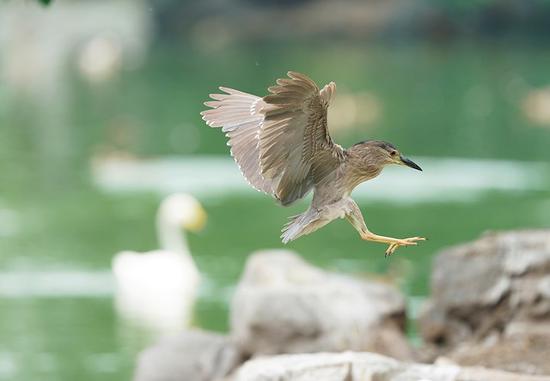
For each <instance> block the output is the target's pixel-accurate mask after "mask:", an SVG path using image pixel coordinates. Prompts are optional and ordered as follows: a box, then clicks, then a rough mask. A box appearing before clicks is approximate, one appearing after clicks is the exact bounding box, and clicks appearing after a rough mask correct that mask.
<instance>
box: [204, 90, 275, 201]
mask: <svg viewBox="0 0 550 381" xmlns="http://www.w3.org/2000/svg"><path fill="white" fill-rule="evenodd" d="M220 90H221V91H223V92H225V93H226V94H210V98H212V99H214V100H213V101H208V102H205V103H204V104H205V105H206V106H208V107H212V109H211V110H206V111H203V112H201V115H202V118H203V119H204V120H205V121H206V124H208V125H209V126H210V127H221V128H222V131H223V132H225V135H226V136H227V137H228V138H229V141H228V142H227V145H229V146H230V147H231V155H232V156H233V158H234V159H235V161H236V162H237V165H238V166H239V169H240V170H241V173H242V174H243V176H244V177H245V179H246V180H247V181H248V183H249V184H250V185H252V186H253V187H254V188H255V189H257V190H259V191H262V192H265V193H268V194H272V193H273V189H272V181H271V180H270V179H268V178H265V177H263V176H262V173H261V168H260V146H259V142H260V139H259V134H260V127H261V126H262V123H263V122H264V114H263V113H262V112H261V110H262V108H263V107H264V106H265V103H264V101H263V100H262V98H260V97H257V96H255V95H252V94H247V93H244V92H242V91H238V90H233V89H229V88H227V87H220Z"/></svg>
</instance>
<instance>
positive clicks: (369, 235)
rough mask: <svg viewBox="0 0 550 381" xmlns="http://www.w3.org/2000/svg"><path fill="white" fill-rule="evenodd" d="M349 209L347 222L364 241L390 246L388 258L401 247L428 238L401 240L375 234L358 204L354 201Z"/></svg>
mask: <svg viewBox="0 0 550 381" xmlns="http://www.w3.org/2000/svg"><path fill="white" fill-rule="evenodd" d="M349 207H350V210H349V212H348V213H347V214H346V218H347V220H348V221H349V222H350V223H351V224H352V225H353V227H354V228H355V229H356V230H357V231H358V232H359V235H360V236H361V238H362V239H364V240H366V241H372V242H380V243H386V244H388V245H389V246H388V248H387V250H386V256H389V255H392V254H393V253H395V251H396V250H397V249H398V248H400V247H401V246H416V245H417V244H418V241H425V240H426V238H423V237H410V238H403V239H399V238H393V237H386V236H383V235H378V234H374V233H373V232H371V231H370V230H369V229H368V228H367V225H366V224H365V220H364V219H363V215H362V214H361V210H360V209H359V207H358V206H357V204H356V203H355V202H353V201H352V202H350V203H349Z"/></svg>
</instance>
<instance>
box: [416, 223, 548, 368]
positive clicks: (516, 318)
mask: <svg viewBox="0 0 550 381" xmlns="http://www.w3.org/2000/svg"><path fill="white" fill-rule="evenodd" d="M431 287H432V297H431V300H430V301H429V303H428V304H427V306H426V308H425V310H424V312H423V313H422V316H421V318H420V332H421V335H422V337H423V338H424V340H425V341H426V342H427V343H429V344H430V345H431V346H432V348H431V350H433V348H436V351H435V352H434V353H437V354H439V355H441V354H444V355H445V356H447V357H449V358H451V359H453V360H455V361H457V362H459V363H461V364H467V365H486V366H491V367H496V368H500V369H508V370H516V371H517V370H520V371H522V372H528V373H532V374H550V364H547V359H549V358H550V230H529V231H510V232H503V233H491V234H486V235H484V236H482V237H481V238H480V239H478V240H477V241H474V242H472V243H467V244H464V245H460V246H457V247H454V248H450V249H447V250H444V251H443V252H441V253H440V254H439V255H438V256H437V257H436V260H435V264H434V269H433V273H432V285H431ZM537 337H538V338H537ZM542 337H546V339H542Z"/></svg>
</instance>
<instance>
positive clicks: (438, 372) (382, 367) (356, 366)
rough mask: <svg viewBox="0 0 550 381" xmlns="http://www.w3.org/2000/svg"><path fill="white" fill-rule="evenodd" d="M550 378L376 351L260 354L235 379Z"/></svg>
mask: <svg viewBox="0 0 550 381" xmlns="http://www.w3.org/2000/svg"><path fill="white" fill-rule="evenodd" d="M320 380H322V381H550V377H539V376H527V375H520V374H514V373H508V372H503V371H498V370H490V369H484V368H461V367H459V366H457V365H454V364H443V365H425V364H415V363H402V362H399V361H397V360H394V359H391V358H389V357H384V356H381V355H377V354H374V353H352V352H347V353H338V354H334V353H332V354H331V353H318V354H301V355H283V356H276V357H266V358H259V359H255V360H251V361H248V362H247V363H245V364H244V365H243V366H242V367H241V368H240V370H239V371H238V373H237V376H236V379H235V381H320Z"/></svg>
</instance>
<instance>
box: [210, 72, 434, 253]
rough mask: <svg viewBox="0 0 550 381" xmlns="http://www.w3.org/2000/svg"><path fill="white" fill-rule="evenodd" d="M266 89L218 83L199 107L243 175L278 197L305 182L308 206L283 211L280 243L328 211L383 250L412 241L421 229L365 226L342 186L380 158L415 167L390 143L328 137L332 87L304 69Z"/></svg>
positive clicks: (366, 174) (361, 177)
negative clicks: (286, 217) (345, 143)
mask: <svg viewBox="0 0 550 381" xmlns="http://www.w3.org/2000/svg"><path fill="white" fill-rule="evenodd" d="M288 77H289V78H283V79H278V80H277V85H275V86H272V87H270V88H269V89H268V90H269V92H270V94H269V95H267V96H265V97H263V98H260V97H257V96H255V95H251V94H247V93H244V92H241V91H238V90H233V89H230V88H226V87H220V90H221V91H223V92H224V93H225V94H211V95H210V97H211V98H212V99H213V100H212V101H208V102H205V105H206V106H209V107H211V108H212V109H210V110H207V111H203V112H202V113H201V115H202V116H203V119H204V120H205V121H206V123H207V124H208V125H209V126H210V127H221V128H222V131H223V132H225V134H226V136H227V137H228V138H229V141H228V145H229V146H231V154H232V156H233V157H234V159H235V161H236V162H237V165H238V166H239V168H240V170H241V172H242V174H243V176H244V177H245V178H246V180H247V181H248V182H249V183H250V185H252V186H253V187H254V188H256V189H257V190H259V191H262V192H265V193H267V194H270V195H272V196H273V197H275V198H276V199H277V200H278V201H279V202H280V203H281V204H282V205H289V204H291V203H293V202H294V201H296V200H298V199H300V198H303V197H304V196H305V195H306V194H308V193H309V192H310V191H311V190H312V189H313V200H312V202H311V206H310V207H309V209H308V210H307V211H305V212H304V213H302V214H300V215H297V216H294V217H291V220H290V222H289V223H288V224H286V225H285V227H284V228H283V234H282V236H281V238H282V239H283V242H284V243H287V242H289V241H292V240H294V239H296V238H298V237H300V236H302V235H305V234H309V233H311V232H313V231H315V230H317V229H319V228H320V227H322V226H324V225H326V224H328V223H329V222H330V221H332V220H334V219H336V218H344V217H345V218H347V219H348V221H350V223H351V224H352V225H353V226H354V227H355V229H357V231H358V232H359V234H360V235H361V238H363V239H365V240H368V241H375V242H382V243H386V244H388V245H389V246H388V249H387V250H386V255H390V254H392V253H393V252H395V250H397V248H399V247H400V246H410V245H416V244H417V242H418V241H422V240H424V238H421V237H412V238H405V239H397V238H391V237H384V236H379V235H376V234H374V233H372V232H370V231H369V230H368V228H367V226H366V225H365V222H364V220H363V216H362V215H361V211H360V210H359V207H358V206H357V204H356V203H355V202H354V201H353V200H352V199H351V197H350V194H351V192H352V191H353V189H354V188H355V187H356V186H357V185H359V184H360V183H362V182H364V181H367V180H369V179H372V178H374V177H376V176H378V175H379V174H380V172H381V171H382V169H383V168H384V166H386V165H388V164H401V165H407V166H409V167H412V168H415V169H418V170H421V169H420V167H419V166H418V165H416V164H415V163H414V162H412V161H411V160H409V159H406V158H404V157H403V156H401V154H400V153H399V151H398V150H397V149H396V148H395V147H394V146H393V145H392V144H390V143H387V142H383V141H377V140H372V141H364V142H361V143H357V144H355V145H354V146H352V147H350V148H348V149H343V148H342V147H340V146H339V145H338V144H335V143H334V142H333V140H332V138H331V137H330V134H329V131H328V126H327V109H328V106H329V104H330V101H331V99H332V98H333V97H334V95H335V92H336V84H335V83H334V82H331V83H329V84H328V85H326V86H325V87H323V88H322V89H321V90H319V88H318V87H317V85H316V84H315V82H313V81H312V80H311V79H310V78H308V77H307V76H305V75H304V74H300V73H296V72H292V71H291V72H288Z"/></svg>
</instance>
